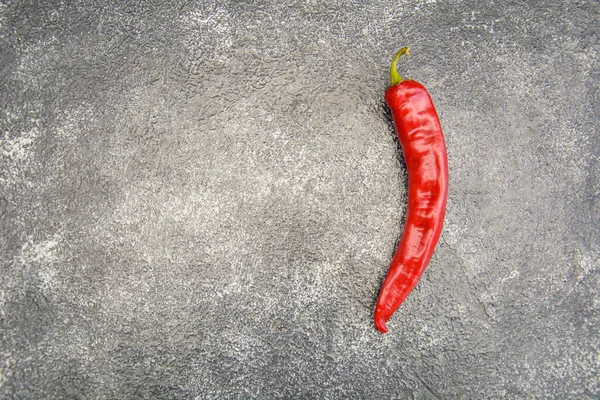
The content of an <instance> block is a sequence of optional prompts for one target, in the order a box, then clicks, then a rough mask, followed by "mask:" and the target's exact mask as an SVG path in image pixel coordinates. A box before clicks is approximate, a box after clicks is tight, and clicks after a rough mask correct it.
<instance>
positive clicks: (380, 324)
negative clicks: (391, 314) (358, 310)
mask: <svg viewBox="0 0 600 400" xmlns="http://www.w3.org/2000/svg"><path fill="white" fill-rule="evenodd" d="M386 322H387V321H386V320H385V319H384V318H376V319H375V328H377V330H378V331H379V332H381V333H387V332H388V329H387V327H386V326H385V323H386Z"/></svg>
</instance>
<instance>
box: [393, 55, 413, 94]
mask: <svg viewBox="0 0 600 400" xmlns="http://www.w3.org/2000/svg"><path fill="white" fill-rule="evenodd" d="M403 54H406V55H407V56H410V49H409V48H408V47H403V48H401V49H400V50H398V52H397V53H396V55H395V56H394V58H393V59H392V65H390V78H391V81H392V85H391V86H394V85H397V84H399V83H400V82H402V77H401V76H400V74H399V73H398V59H399V58H400V57H401V56H402V55H403Z"/></svg>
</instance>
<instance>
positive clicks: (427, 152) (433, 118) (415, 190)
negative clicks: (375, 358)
mask: <svg viewBox="0 0 600 400" xmlns="http://www.w3.org/2000/svg"><path fill="white" fill-rule="evenodd" d="M385 101H386V103H387V104H388V106H389V108H390V110H391V112H392V118H393V121H394V125H395V127H396V132H397V134H398V139H399V140H400V145H401V147H402V153H403V155H404V159H405V161H406V169H407V172H408V204H407V208H406V222H405V226H404V231H403V233H402V237H401V238H400V242H399V244H398V248H397V250H396V253H395V254H394V258H393V259H392V263H391V265H390V267H389V270H388V274H387V276H386V278H385V280H384V282H383V285H382V287H381V292H380V294H379V299H378V301H377V306H376V308H375V317H374V319H375V326H376V328H377V329H378V330H379V331H380V332H382V333H385V332H387V327H386V322H387V321H388V319H389V318H390V317H391V316H392V314H393V313H394V312H395V311H396V310H397V309H398V307H400V304H402V302H403V301H404V299H405V298H406V297H407V296H408V294H409V293H410V292H411V291H412V290H413V288H414V287H415V286H416V284H417V282H418V281H419V278H420V277H421V274H422V273H423V271H424V270H425V267H427V264H428V263H429V261H430V259H431V256H432V254H433V251H434V249H435V246H436V244H437V242H438V239H439V237H440V234H441V231H442V225H443V222H444V216H445V214H446V200H447V197H448V158H447V155H446V145H445V142H444V136H443V134H442V128H441V126H440V122H439V119H438V116H437V113H436V111H435V107H434V106H433V102H432V101H431V97H430V96H429V93H428V92H427V90H426V89H425V87H424V86H423V85H421V84H420V83H418V82H416V81H413V80H403V81H401V82H400V83H398V84H396V85H393V86H391V87H389V88H388V90H387V91H386V93H385Z"/></svg>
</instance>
